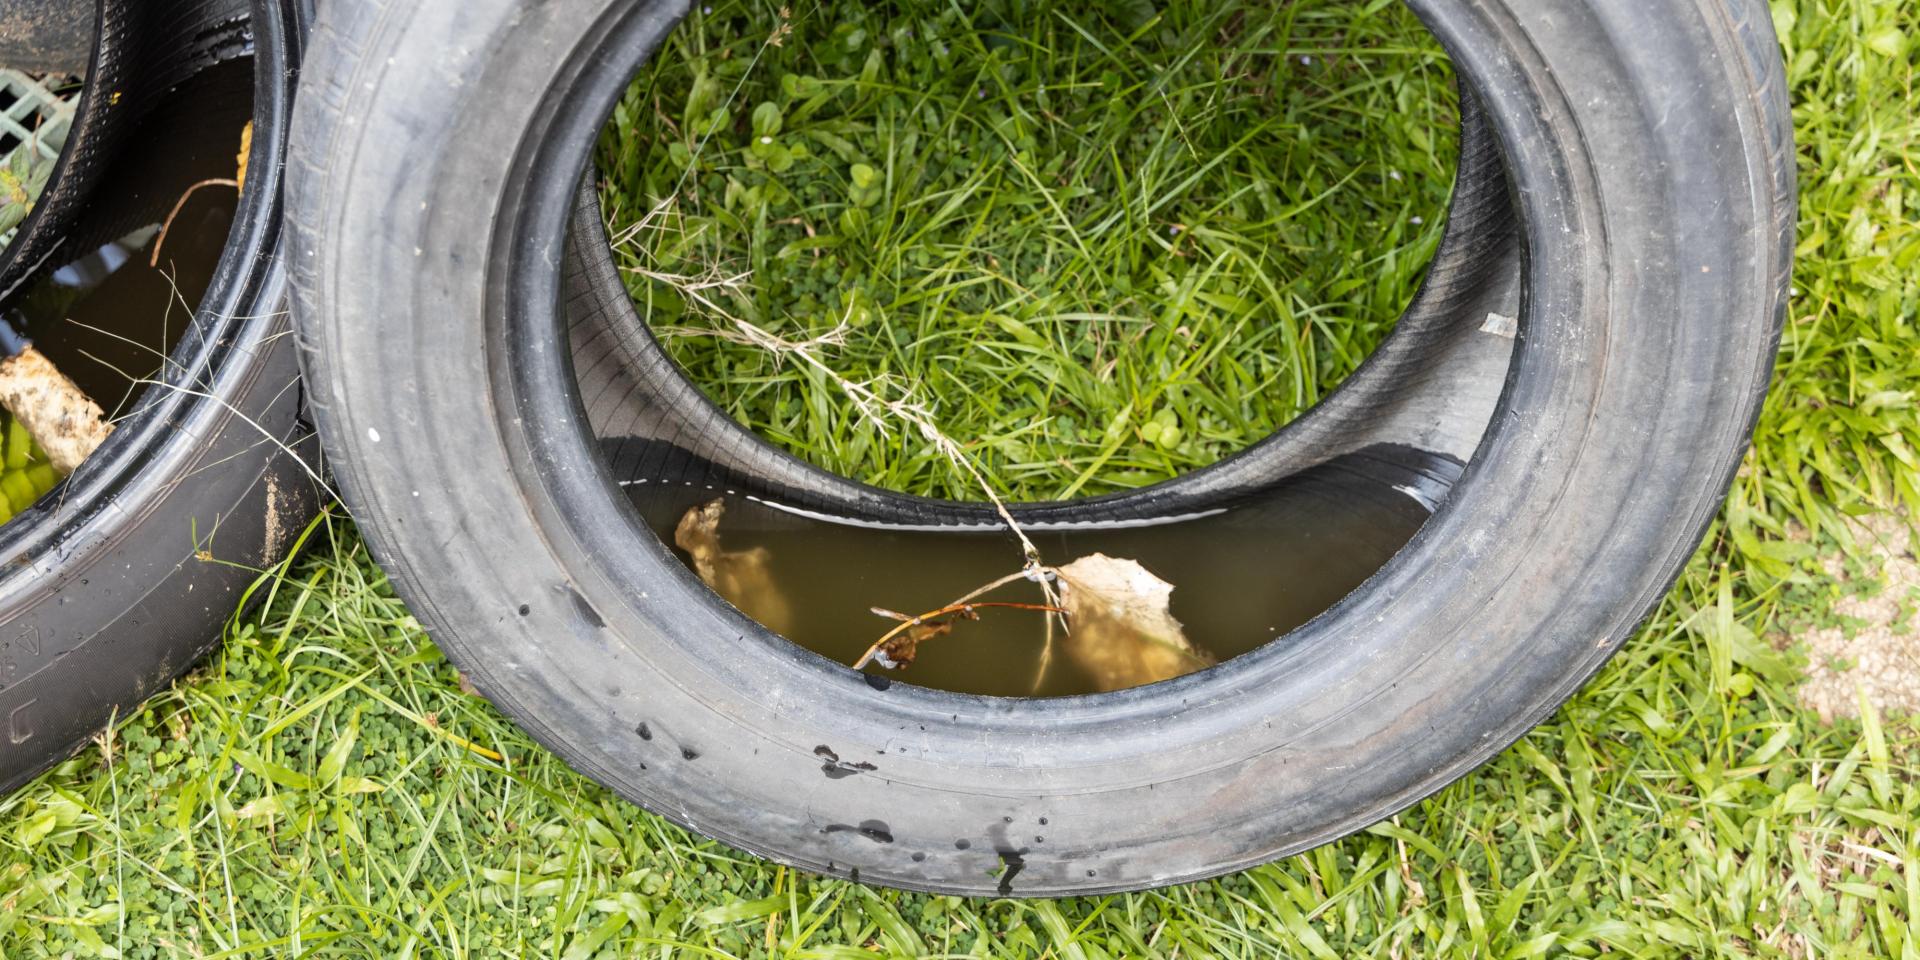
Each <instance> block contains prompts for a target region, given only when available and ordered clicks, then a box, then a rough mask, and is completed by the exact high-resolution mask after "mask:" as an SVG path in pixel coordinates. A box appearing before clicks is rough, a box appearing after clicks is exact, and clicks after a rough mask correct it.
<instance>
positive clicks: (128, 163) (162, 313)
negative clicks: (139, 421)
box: [13, 57, 254, 415]
mask: <svg viewBox="0 0 1920 960" xmlns="http://www.w3.org/2000/svg"><path fill="white" fill-rule="evenodd" d="M253 79H254V78H253V61H252V59H251V58H244V57H243V58H239V59H235V60H229V61H227V62H225V63H221V64H218V65H215V66H211V67H209V68H207V69H205V70H203V71H201V72H199V73H197V74H195V75H194V76H193V77H192V78H191V79H189V80H187V81H186V82H184V83H182V84H181V85H180V86H179V87H178V88H176V89H175V91H174V92H173V93H172V95H170V96H169V97H168V100H167V102H166V103H164V104H161V105H160V106H158V107H157V108H156V109H155V111H154V113H153V114H151V115H150V116H149V117H148V118H147V119H146V120H144V121H143V122H142V123H141V125H140V128H139V129H138V130H136V131H134V132H133V134H132V135H131V136H130V138H129V141H128V142H129V143H130V144H131V146H129V147H128V148H127V150H126V152H125V153H124V154H123V155H122V156H121V157H119V158H117V159H116V160H115V161H114V164H113V166H112V167H111V168H110V169H109V170H108V171H107V173H106V175H105V176H104V177H103V178H102V180H101V182H100V187H99V194H98V197H99V199H98V200H96V201H93V202H91V204H90V206H89V209H88V210H87V212H86V214H85V215H84V217H83V222H82V223H81V224H80V225H78V226H77V227H76V229H75V231H74V233H73V234H71V235H70V240H71V241H72V244H73V246H74V248H73V249H70V250H69V249H63V250H62V251H60V253H61V254H63V255H64V256H58V257H56V259H58V260H59V261H61V264H62V265H61V266H59V267H58V268H57V269H54V270H52V271H50V272H48V273H46V274H44V275H43V276H42V277H41V278H40V279H39V280H37V281H36V282H35V283H34V284H33V286H32V287H31V288H29V289H28V290H27V291H25V292H23V293H22V295H21V296H20V298H19V300H18V302H17V303H15V304H13V306H14V307H15V308H16V309H17V310H18V311H19V316H20V317H21V318H22V319H23V320H24V324H23V326H24V329H23V332H24V333H25V334H26V335H27V336H28V337H30V338H31V339H32V340H33V341H34V346H36V347H38V348H39V349H40V351H41V352H42V353H44V354H46V355H47V356H48V357H49V358H50V359H52V360H53V362H54V363H55V364H56V365H57V366H59V368H60V369H61V371H62V372H64V373H66V375H67V376H69V377H71V378H72V379H73V380H74V382H75V383H77V384H79V386H80V388H81V389H82V390H84V391H86V393H87V395H88V396H91V397H92V398H93V399H94V401H95V402H96V403H99V404H100V406H101V407H102V408H103V409H104V410H106V411H107V412H108V414H110V415H111V414H115V413H117V412H124V411H125V410H126V409H127V405H128V403H129V402H130V401H131V400H132V398H133V397H135V396H137V395H138V394H139V391H140V390H141V386H140V384H139V382H138V381H140V380H143V379H148V378H151V377H153V375H154V374H155V373H157V372H159V371H160V370H161V368H162V365H163V363H164V360H163V358H164V357H166V356H167V355H168V353H169V352H170V351H171V350H172V349H173V346H174V344H175V343H176V342H178V341H179V339H180V335H181V334H182V332H184V331H185V330H186V329H187V326H188V325H189V324H190V323H192V322H193V313H194V309H195V307H196V306H197V305H198V304H199V302H200V297H201V295H202V294H203V293H205V291H206V288H207V285H208V283H209V282H210V281H211V280H212V278H213V273H214V269H215V266H216V265H217V264H218V262H219V259H220V253H221V251H222V249H224V247H225V245H226V242H227V233H228V230H229V228H230V227H231V226H232V224H233V217H234V211H235V209H236V206H237V203H238V200H237V196H236V194H235V191H234V189H233V188H232V187H229V186H220V185H210V186H206V187H202V188H200V189H198V190H195V191H194V192H193V193H192V195H191V196H189V197H188V198H187V200H186V202H185V203H184V204H182V205H181V206H180V208H179V212H178V213H177V214H176V215H175V216H174V219H173V223H172V225H171V226H170V227H169V228H168V229H167V231H166V239H165V242H164V244H163V245H162V246H161V248H160V258H159V262H158V264H157V265H150V264H149V258H150V257H151V255H152V253H153V248H154V245H155V243H156V242H158V241H159V235H160V230H161V226H162V224H163V221H164V220H165V218H166V216H167V214H168V212H169V211H170V210H171V209H172V208H173V206H174V203H175V202H176V201H177V200H178V199H179V198H180V197H181V196H182V195H183V194H184V193H185V192H186V190H187V188H188V187H190V186H191V185H192V184H194V183H197V182H199V181H202V180H206V179H212V178H232V177H233V176H234V174H235V172H236V167H237V158H236V155H237V153H238V151H239V148H240V135H241V129H242V128H243V127H244V126H245V125H246V122H247V121H248V119H250V117H251V115H252V105H253Z"/></svg>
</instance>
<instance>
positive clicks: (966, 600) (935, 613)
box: [853, 570, 1059, 670]
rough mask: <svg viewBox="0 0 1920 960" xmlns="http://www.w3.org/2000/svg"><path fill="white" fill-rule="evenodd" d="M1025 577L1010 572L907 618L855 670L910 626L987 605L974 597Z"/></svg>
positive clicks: (875, 644) (869, 650)
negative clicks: (975, 601)
mask: <svg viewBox="0 0 1920 960" xmlns="http://www.w3.org/2000/svg"><path fill="white" fill-rule="evenodd" d="M1025 579H1027V571H1025V570H1018V571H1015V572H1013V573H1009V574H1007V575H1006V576H1004V577H1001V578H999V579H998V580H994V581H992V582H991V583H988V584H985V585H983V586H979V587H975V588H973V589H972V590H970V591H968V592H967V594H966V595H965V596H963V597H960V598H959V599H957V600H952V601H949V602H948V603H947V604H946V605H944V606H942V607H940V608H939V609H938V610H931V611H928V612H926V613H923V614H920V615H918V616H913V617H907V618H906V619H904V620H902V621H901V623H900V625H899V626H896V627H894V628H893V629H892V630H889V631H887V632H886V635H885V636H882V637H881V638H880V639H878V640H875V641H874V642H873V645H872V646H870V647H868V648H867V652H865V653H863V654H861V655H860V659H859V660H857V661H855V662H854V664H853V668H854V669H855V670H858V669H860V668H862V667H864V666H866V665H867V664H869V663H872V662H873V656H874V654H876V653H878V652H879V651H880V647H881V645H883V644H885V643H886V642H887V641H888V640H892V639H893V638H894V637H896V636H898V635H900V634H901V633H902V632H904V631H906V630H907V629H908V628H909V627H916V626H919V625H920V624H923V623H925V622H927V621H928V620H929V619H931V618H934V617H939V616H945V615H946V614H949V613H958V612H960V611H961V610H962V609H963V608H965V607H967V606H968V605H969V604H971V605H973V606H986V604H978V603H973V600H974V598H975V597H978V596H980V595H981V594H984V593H987V592H989V591H992V590H998V589H1000V588H1001V587H1004V586H1006V585H1007V584H1009V583H1012V582H1014V581H1015V580H1025ZM1033 606H1038V605H1037V604H1035V605H1033ZM1045 609H1046V610H1047V611H1048V615H1049V617H1051V616H1052V615H1053V614H1054V613H1057V612H1059V611H1058V609H1057V608H1056V607H1055V606H1053V605H1051V604H1049V605H1048V606H1047V607H1046V608H1045ZM874 612H875V613H879V614H880V615H881V616H883V617H884V616H888V615H889V614H891V611H888V612H886V613H882V612H881V611H880V610H879V609H877V608H876V609H875V610H874ZM891 615H893V616H896V617H897V616H899V615H898V614H891Z"/></svg>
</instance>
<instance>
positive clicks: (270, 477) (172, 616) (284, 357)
mask: <svg viewBox="0 0 1920 960" xmlns="http://www.w3.org/2000/svg"><path fill="white" fill-rule="evenodd" d="M186 11H197V13H198V14H199V15H201V16H202V17H203V19H201V20H199V21H198V22H197V23H176V24H174V26H176V27H187V28H193V29H192V33H191V35H193V36H197V37H199V38H201V39H206V38H209V37H222V38H225V39H226V41H227V42H226V43H223V44H221V45H219V51H220V52H219V55H217V56H216V55H214V54H213V53H211V52H210V51H209V48H206V47H195V48H190V50H191V58H192V59H191V62H192V63H193V64H196V65H198V66H209V65H212V64H214V63H217V62H220V61H223V60H231V59H232V58H233V57H235V56H239V55H242V54H248V53H250V54H251V56H252V57H253V58H254V70H253V76H254V81H253V84H252V87H253V90H252V96H251V100H252V112H251V116H252V119H253V125H254V127H253V130H254V132H253V137H252V147H251V152H250V157H249V163H248V169H249V171H250V172H249V173H248V179H247V182H246V190H245V192H244V193H243V194H242V195H241V198H240V200H239V204H238V208H237V210H236V213H235V216H234V222H233V226H232V229H231V231H230V232H229V234H228V236H227V245H226V247H225V251H224V253H223V254H222V256H221V258H220V260H219V263H218V266H217V267H216V268H215V271H214V273H213V279H212V281H211V282H210V284H209V285H208V287H207V290H206V293H205V294H204V296H203V297H202V298H201V302H200V303H199V305H198V309H197V312H196V321H197V322H196V323H195V324H194V325H193V328H192V329H191V330H190V331H189V332H187V333H185V334H184V335H182V337H181V339H180V341H179V342H178V344H177V345H176V347H175V349H174V351H173V354H172V362H171V363H169V364H168V365H167V367H166V370H167V372H165V373H163V374H160V375H158V377H157V379H159V380H162V381H164V385H154V386H149V387H147V388H146V389H145V391H144V392H143V393H142V394H141V395H140V396H139V398H138V399H137V400H136V401H135V402H134V404H133V406H132V409H131V412H130V413H128V414H127V415H126V416H124V417H123V418H122V419H121V420H120V422H119V424H118V426H117V428H116V430H115V431H114V433H113V434H112V436H111V437H110V438H109V439H108V440H107V442H106V443H105V444H104V445H102V446H101V447H100V448H99V449H98V450H97V451H95V452H94V454H93V455H92V457H91V458H89V459H88V460H87V461H86V462H85V463H83V464H81V466H80V468H79V469H78V470H77V471H76V472H75V474H74V475H73V476H72V477H70V478H68V479H67V480H66V481H64V482H63V483H62V484H61V485H60V486H59V487H56V488H55V489H54V490H53V492H51V493H49V494H48V495H47V496H45V497H43V498H42V499H41V500H40V501H39V502H38V503H37V504H35V505H34V506H32V507H31V508H29V509H27V510H25V511H23V512H22V513H20V514H19V515H17V516H16V517H15V518H14V519H13V520H12V521H10V522H8V523H7V524H6V525H5V526H0V571H4V574H0V743H4V748H0V791H5V790H11V789H12V788H14V787H17V786H19V785H20V784H21V783H23V782H25V781H26V780H27V779H28V778H29V777H31V776H33V775H34V774H35V773H37V772H39V771H40V770H42V769H44V768H45V767H47V766H48V765H50V764H52V763H54V762H56V761H57V760H59V759H61V758H63V757H65V756H66V755H68V754H69V753H71V752H72V751H73V750H74V749H75V748H76V747H78V746H80V745H82V744H84V743H85V742H86V740H87V738H88V737H90V736H91V735H92V734H94V733H97V732H98V731H99V730H100V729H101V728H102V727H103V726H104V725H106V724H107V723H108V722H109V720H110V719H111V718H112V717H113V716H115V715H116V714H117V715H121V716H124V715H125V714H126V713H127V712H128V711H130V710H132V709H135V708H137V707H138V705H139V703H140V701H142V700H143V699H145V698H146V697H148V696H149V695H151V694H152V693H153V692H154V691H155V690H157V689H159V688H161V687H162V686H164V685H165V684H166V683H168V682H169V681H171V680H172V679H173V678H174V677H176V676H178V675H179V674H180V673H181V672H183V671H185V670H186V669H187V668H188V667H189V666H191V665H192V664H193V663H194V661H195V660H197V659H198V658H199V657H200V656H201V655H202V654H204V653H205V652H206V651H207V650H208V649H209V648H210V647H211V646H212V645H213V644H214V643H215V642H216V641H217V640H218V639H219V636H220V632H221V627H222V625H223V624H224V623H225V622H226V621H227V620H228V619H229V618H230V617H231V616H232V615H233V611H234V608H235V606H236V604H238V603H239V602H240V601H241V599H242V596H243V590H244V589H245V588H246V586H247V585H248V583H250V582H251V581H252V580H253V579H254V578H255V576H256V574H255V573H253V572H250V571H249V570H248V569H246V568H247V567H254V568H261V567H264V566H267V565H270V564H272V563H274V562H276V561H277V560H278V558H279V557H280V556H281V555H282V554H283V552H284V551H285V549H286V548H287V546H288V545H289V544H290V543H291V542H292V541H293V539H294V538H295V537H296V536H298V534H299V533H300V531H301V529H302V528H303V527H304V526H305V524H306V522H307V520H308V519H309V518H310V517H311V516H312V515H313V512H314V510H315V508H316V504H317V491H316V489H315V488H314V486H313V485H312V483H311V482H310V481H309V479H308V477H309V474H308V469H309V468H307V467H306V466H305V465H304V464H303V463H302V462H301V461H299V460H298V459H296V458H295V457H293V456H291V455H289V454H288V453H286V452H285V451H286V449H288V447H290V446H292V445H297V444H299V443H300V440H301V437H302V435H303V434H304V433H305V432H306V429H305V427H304V426H303V424H302V423H301V420H300V417H301V412H300V403H301V399H302V397H301V392H300V388H299V384H298V381H297V362H296V360H295V356H294V350H293V348H292V345H291V343H290V340H289V338H288V337H287V336H286V331H287V320H286V319H285V311H284V310H283V309H282V305H281V301H282V297H283V296H284V290H285V281H284V277H283V271H282V269H281V266H280V263H279V260H278V250H279V245H280V203H279V190H278V179H279V171H280V168H281V163H282V154H283V148H284V139H285V138H284V134H285V130H286V120H287V114H288V109H289V107H290V105H291V83H292V79H293V68H294V65H295V62H296V54H297V51H298V45H297V38H298V24H297V23H296V22H295V14H294V6H293V4H292V3H291V2H282V0H261V2H259V3H257V4H255V5H254V8H253V11H252V16H251V22H250V23H249V22H248V19H247V17H246V16H245V12H244V9H243V10H242V15H241V17H240V19H239V20H234V19H233V18H232V16H231V13H232V4H201V5H195V6H191V7H189V6H187V5H181V6H179V7H176V8H174V9H173V10H172V12H173V13H175V14H183V12H186ZM249 35H250V39H251V44H250V47H249V44H248V42H247V41H248V38H249ZM187 53H188V48H183V50H182V55H186V54H187ZM182 69H183V71H184V70H185V68H184V67H183V68H182ZM196 69H197V67H196ZM187 72H191V71H185V72H183V73H182V74H181V76H184V75H185V73H187ZM239 103H240V105H241V109H242V110H243V111H244V105H245V101H244V100H241V101H239ZM192 109H193V111H195V112H202V113H204V112H207V111H220V110H230V109H234V104H233V103H226V102H207V101H202V102H196V103H195V104H193V105H192ZM178 115H179V112H178V111H170V110H169V109H159V110H157V112H156V113H154V114H153V116H152V117H151V118H149V122H150V123H164V122H167V121H166V119H165V118H166V117H167V116H178ZM241 116H242V118H243V119H244V116H245V114H244V112H242V114H241ZM236 131H237V126H236ZM127 135H128V136H129V137H131V138H134V141H135V142H142V143H147V144H149V145H150V144H151V143H152V142H153V141H152V138H153V137H154V136H155V135H156V131H155V129H152V128H150V127H142V126H136V127H135V128H134V129H132V130H131V131H129V132H128V134H127ZM149 149H151V146H150V147H149ZM223 149H224V150H226V151H227V152H229V153H230V151H231V148H230V147H223ZM102 162H103V163H104V164H105V165H106V168H107V170H108V173H107V175H106V177H105V178H104V179H103V180H101V181H99V182H100V183H101V184H102V186H101V187H100V188H99V189H97V190H96V191H95V192H94V193H93V195H91V196H90V197H87V198H85V199H84V200H82V201H81V203H80V206H81V207H82V208H83V209H81V210H80V211H79V212H78V213H77V214H76V215H75V218H74V220H73V221H72V223H71V232H70V233H69V234H68V236H70V237H82V236H85V235H87V234H88V232H89V231H93V230H103V229H110V226H102V225H103V224H108V225H110V224H113V223H118V222H124V221H125V220H127V219H128V218H132V219H134V220H135V221H137V222H158V221H159V219H160V218H162V217H165V216H166V215H167V212H168V208H169V207H170V206H171V205H172V204H173V202H174V199H175V197H176V196H178V189H177V188H169V192H165V193H164V195H162V193H160V192H153V191H149V192H148V193H147V194H145V195H134V194H132V193H129V192H127V191H124V190H116V189H115V188H114V186H113V184H114V183H115V182H116V181H118V182H126V180H127V179H128V178H127V177H125V176H119V177H116V175H115V174H114V173H113V172H112V171H113V170H114V165H115V164H116V163H138V164H145V165H149V166H150V165H151V164H152V163H153V162H154V158H153V157H152V156H151V155H150V154H143V155H142V156H140V157H135V158H131V159H128V158H126V157H105V158H102ZM124 173H125V171H124V170H123V171H122V174H124ZM135 179H137V178H135ZM56 259H58V258H56Z"/></svg>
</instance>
